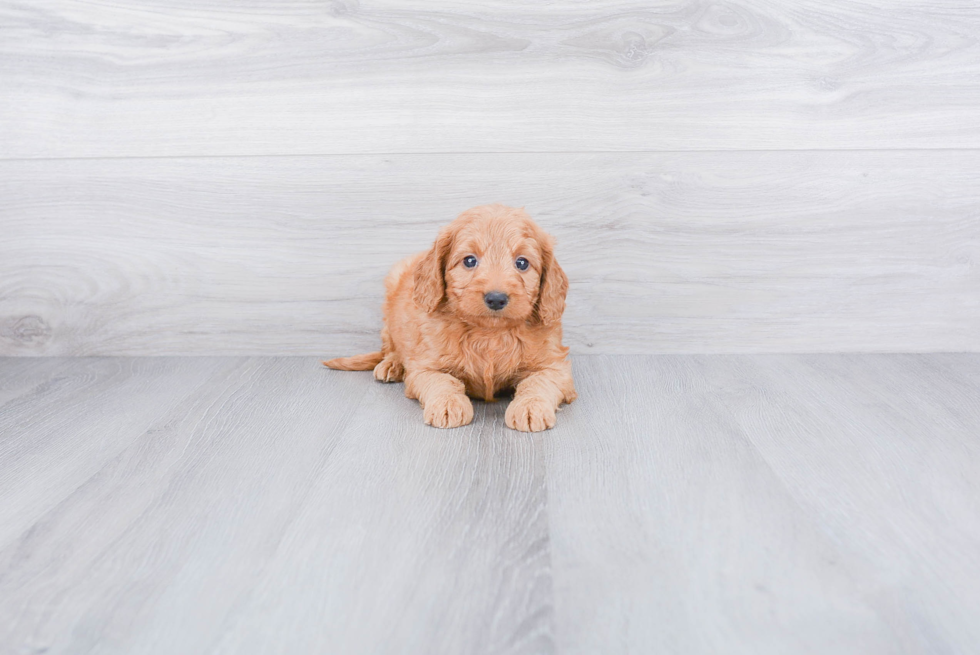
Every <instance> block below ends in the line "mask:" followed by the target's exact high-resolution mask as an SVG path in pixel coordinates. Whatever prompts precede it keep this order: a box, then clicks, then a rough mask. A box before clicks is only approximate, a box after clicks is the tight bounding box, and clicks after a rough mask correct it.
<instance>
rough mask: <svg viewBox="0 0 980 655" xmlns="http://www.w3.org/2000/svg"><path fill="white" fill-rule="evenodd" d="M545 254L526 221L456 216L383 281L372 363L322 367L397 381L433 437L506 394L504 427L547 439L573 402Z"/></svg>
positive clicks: (487, 211) (337, 362) (357, 360)
mask: <svg viewBox="0 0 980 655" xmlns="http://www.w3.org/2000/svg"><path fill="white" fill-rule="evenodd" d="M553 243H554V242H553V240H552V238H551V237H550V236H548V234H546V233H545V232H544V231H543V230H542V229H541V228H540V227H538V226H537V225H536V224H535V223H534V221H532V220H531V217H530V216H528V215H527V214H526V213H525V212H524V210H523V209H513V208H511V207H505V206H503V205H487V206H483V207H474V208H473V209H470V210H468V211H465V212H463V213H462V214H460V216H459V217H458V218H457V219H456V220H455V221H453V222H452V223H450V224H449V225H448V226H446V227H445V228H443V229H442V231H441V232H439V236H438V238H437V239H436V242H435V244H434V245H433V246H432V249H431V250H429V251H428V252H423V253H419V254H418V255H415V256H414V257H409V258H408V259H405V260H403V261H401V262H399V263H398V264H396V265H395V266H394V268H392V269H391V272H390V273H389V274H388V277H387V278H386V279H385V289H386V297H385V303H384V326H383V327H382V329H381V352H374V353H369V354H366V355H356V356H354V357H341V358H338V359H331V360H329V361H326V362H323V363H324V365H326V366H328V367H330V368H333V369H338V370H342V371H366V370H369V369H372V368H373V369H374V377H375V378H377V379H378V380H381V381H382V382H401V381H403V380H404V382H405V395H406V396H408V397H409V398H416V399H418V401H419V403H421V405H422V409H423V414H422V415H423V417H424V419H425V422H426V423H427V424H429V425H433V426H435V427H438V428H455V427H459V426H461V425H466V424H467V423H469V422H470V421H472V420H473V404H472V403H471V402H470V399H469V398H468V397H467V396H472V397H474V398H482V399H483V400H485V401H492V400H493V399H494V396H496V395H497V394H498V393H508V392H513V394H514V399H513V400H512V401H511V403H510V405H509V406H508V407H507V412H506V415H505V419H504V420H505V422H506V424H507V427H510V428H513V429H515V430H522V431H525V432H536V431H539V430H546V429H548V428H551V427H553V426H554V425H555V412H556V410H557V409H558V407H559V405H561V403H563V402H564V403H570V402H572V401H573V400H575V397H576V394H575V385H574V384H573V383H572V366H571V362H570V361H569V360H568V348H566V347H564V346H563V345H562V343H561V315H562V312H564V311H565V294H566V293H567V291H568V278H567V277H565V273H564V271H562V270H561V267H560V266H559V265H558V262H557V261H555V255H554V245H553Z"/></svg>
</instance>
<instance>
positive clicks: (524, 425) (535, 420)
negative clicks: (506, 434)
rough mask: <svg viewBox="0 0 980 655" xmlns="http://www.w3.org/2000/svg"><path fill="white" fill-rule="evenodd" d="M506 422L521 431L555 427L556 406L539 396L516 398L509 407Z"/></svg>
mask: <svg viewBox="0 0 980 655" xmlns="http://www.w3.org/2000/svg"><path fill="white" fill-rule="evenodd" d="M504 423H506V424H507V427H509V428H511V429H512V430H520V431H521V432H540V431H542V430H548V429H550V428H553V427H555V408H554V407H552V405H551V403H548V402H545V401H543V400H538V399H537V398H515V399H514V400H512V401H511V403H510V405H509V406H508V407H507V413H506V414H504Z"/></svg>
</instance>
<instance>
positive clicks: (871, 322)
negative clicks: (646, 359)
mask: <svg viewBox="0 0 980 655" xmlns="http://www.w3.org/2000/svg"><path fill="white" fill-rule="evenodd" d="M978 179H980V151H935V152H917V151H908V152H754V153H753V152H748V153H738V152H713V153H659V154H637V153H618V154H560V153H557V154H509V155H508V154H492V155H481V156H471V155H399V156H373V155H370V156H331V157H254V158H192V159H167V158H157V159H138V160H115V159H106V160H50V161H17V162H0V234H2V235H3V237H2V239H0V354H8V355H92V354H106V355H108V354H113V355H123V354H127V355H162V354H205V353H216V354H217V353H220V354H241V353H254V354H267V355H271V354H320V355H332V354H342V353H350V352H355V351H362V350H366V349H373V348H375V347H376V345H377V343H378V337H377V334H378V328H379V325H380V304H381V300H382V278H383V276H384V274H385V272H386V270H387V269H388V268H389V267H390V266H391V265H392V264H393V263H394V262H395V261H397V260H398V259H399V258H401V257H403V256H405V255H408V254H411V253H413V252H416V251H418V250H421V249H424V248H426V247H428V245H429V244H431V241H432V239H433V238H434V236H435V233H436V230H437V229H438V227H439V226H440V225H442V224H444V223H446V222H448V221H449V220H450V219H452V218H453V217H454V216H455V215H456V214H457V213H458V212H460V211H461V210H463V209H465V208H467V207H470V206H472V205H476V204H482V203H486V202H494V201H499V202H504V203H507V204H514V205H526V206H527V209H528V211H529V212H530V213H531V214H532V216H534V217H535V218H537V219H538V220H539V222H540V223H541V224H542V225H543V226H544V227H545V228H546V229H548V230H549V231H550V232H552V233H553V234H554V235H555V236H556V237H557V238H558V241H559V245H558V254H559V259H560V261H561V263H562V264H563V266H564V268H565V270H566V271H567V273H568V275H569V277H570V279H571V284H572V286H571V293H570V296H569V303H568V310H567V312H566V315H565V326H566V342H567V343H569V344H570V345H571V346H572V347H573V350H574V351H575V352H579V353H584V352H595V353H673V352H779V351H783V352H785V351H805V352H820V351H937V350H966V351H976V350H980V269H978V267H977V262H978V261H980V187H978V186H977V184H976V180H978Z"/></svg>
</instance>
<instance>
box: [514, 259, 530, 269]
mask: <svg viewBox="0 0 980 655" xmlns="http://www.w3.org/2000/svg"><path fill="white" fill-rule="evenodd" d="M530 265H531V264H530V262H528V261H527V260H526V259H524V258H523V257H518V258H517V261H515V262H514V266H516V267H517V268H518V269H519V270H522V271H526V270H527V267H528V266H530Z"/></svg>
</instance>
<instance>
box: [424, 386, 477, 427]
mask: <svg viewBox="0 0 980 655" xmlns="http://www.w3.org/2000/svg"><path fill="white" fill-rule="evenodd" d="M422 417H423V418H424V419H425V423H426V425H431V426H432V427H435V428H458V427H459V426H461V425H467V424H469V423H470V422H471V421H472V420H473V403H471V402H470V399H469V398H467V397H466V396H465V395H463V394H461V393H451V394H446V395H445V396H441V397H439V398H436V399H435V400H430V401H429V402H427V403H425V408H424V409H423V410H422Z"/></svg>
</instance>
